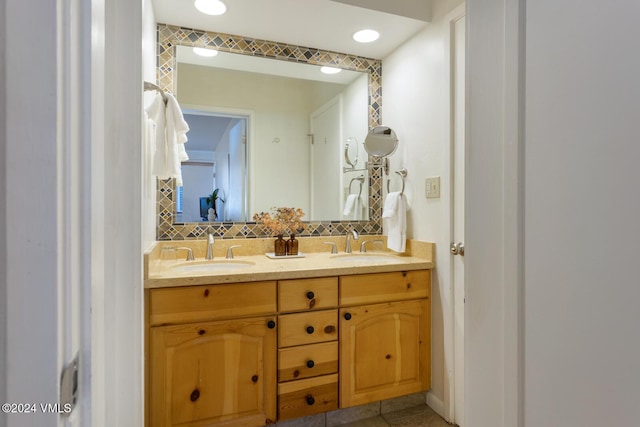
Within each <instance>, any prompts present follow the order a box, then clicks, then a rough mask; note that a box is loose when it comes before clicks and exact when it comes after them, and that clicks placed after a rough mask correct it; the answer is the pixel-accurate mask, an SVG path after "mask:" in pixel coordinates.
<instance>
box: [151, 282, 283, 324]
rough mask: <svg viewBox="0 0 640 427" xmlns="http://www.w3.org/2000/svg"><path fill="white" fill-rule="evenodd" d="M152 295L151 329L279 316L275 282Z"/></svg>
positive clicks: (170, 290)
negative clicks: (269, 315) (201, 322)
mask: <svg viewBox="0 0 640 427" xmlns="http://www.w3.org/2000/svg"><path fill="white" fill-rule="evenodd" d="M149 294H150V295H149V299H150V302H149V313H150V317H149V322H150V324H151V325H159V324H167V323H180V322H193V321H203V320H215V319H229V318H235V317H245V316H254V315H261V314H272V313H275V312H276V282H275V281H269V282H248V283H234V284H228V285H208V286H206V285H205V286H185V287H181V288H168V289H152V290H151V291H150V293H149Z"/></svg>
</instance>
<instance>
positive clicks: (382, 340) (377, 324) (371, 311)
mask: <svg viewBox="0 0 640 427" xmlns="http://www.w3.org/2000/svg"><path fill="white" fill-rule="evenodd" d="M429 312H430V311H429V300H428V299H421V300H413V301H404V302H394V303H387V304H377V305H367V306H358V307H349V308H343V309H341V310H340V406H341V407H343V408H345V407H349V406H354V405H361V404H364V403H368V402H373V401H377V400H383V399H389V398H392V397H397V396H403V395H405V394H410V393H416V392H419V391H423V390H427V389H428V388H429V387H430V382H431V381H430V380H431V367H430V365H431V360H430V354H429V348H430V343H429V338H430V323H429V322H430V314H429Z"/></svg>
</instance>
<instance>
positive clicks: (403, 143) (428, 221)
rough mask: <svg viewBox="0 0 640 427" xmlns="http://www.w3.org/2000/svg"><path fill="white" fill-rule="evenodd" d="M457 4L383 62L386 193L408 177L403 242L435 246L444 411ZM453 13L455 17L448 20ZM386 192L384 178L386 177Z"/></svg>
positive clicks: (436, 378)
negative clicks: (391, 134) (389, 149)
mask: <svg viewBox="0 0 640 427" xmlns="http://www.w3.org/2000/svg"><path fill="white" fill-rule="evenodd" d="M461 4H462V1H440V2H436V3H435V4H434V16H433V21H432V23H431V24H430V25H429V26H428V27H427V28H426V29H425V30H423V31H422V32H420V33H418V34H417V35H416V36H414V37H413V38H412V39H411V40H410V41H408V42H407V43H405V44H404V45H402V46H401V47H400V48H398V49H397V50H396V51H394V52H393V53H392V54H391V55H389V56H388V57H387V58H384V59H383V61H382V69H383V85H382V99H383V103H382V124H384V125H387V126H390V127H392V128H393V129H394V130H395V131H396V133H397V135H398V139H399V140H400V142H399V144H400V145H399V148H398V150H397V151H396V153H395V154H394V155H393V156H392V157H391V175H390V178H391V191H394V190H397V189H399V188H400V185H401V183H400V180H399V177H398V176H397V175H395V174H394V173H393V171H395V170H397V169H399V168H401V167H405V168H407V170H408V175H407V178H406V190H405V193H406V195H407V197H408V199H409V203H410V205H411V209H410V210H409V212H408V226H407V237H409V238H412V239H418V240H424V241H429V242H435V244H436V254H435V259H436V269H435V270H434V272H433V275H432V291H433V295H432V316H431V319H432V352H431V355H432V381H431V382H432V392H433V393H432V395H431V398H432V399H434V398H435V401H432V402H431V404H433V405H434V407H435V409H436V410H438V411H439V412H441V413H442V411H443V410H444V407H443V405H444V401H445V398H446V396H445V393H446V392H447V388H448V386H447V384H446V381H447V379H446V377H447V375H448V373H447V371H446V369H445V359H446V357H449V358H450V357H451V355H450V354H449V355H446V352H450V351H451V343H450V342H446V341H445V336H444V330H445V329H446V328H447V329H448V328H451V326H450V320H449V319H450V318H451V317H450V316H451V310H452V307H451V303H452V301H451V300H450V295H451V274H450V261H449V260H450V255H449V249H448V248H449V243H450V239H451V237H450V233H451V218H450V215H451V207H450V206H451V198H450V191H449V190H448V189H449V187H450V179H449V174H450V163H451V158H450V150H451V148H450V144H451V129H450V127H451V118H450V104H451V100H450V58H449V57H450V47H449V38H450V27H449V21H450V20H451V19H453V17H454V16H459V15H461V14H462V13H463V10H464V9H463V7H461V6H460V5H461ZM452 11H453V12H452ZM431 176H439V177H440V185H441V192H440V198H439V199H429V200H427V199H425V198H424V180H425V178H426V177H431ZM384 186H385V191H386V177H385V184H384Z"/></svg>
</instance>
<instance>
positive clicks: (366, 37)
mask: <svg viewBox="0 0 640 427" xmlns="http://www.w3.org/2000/svg"><path fill="white" fill-rule="evenodd" d="M379 37H380V33H379V32H377V31H376V30H360V31H358V32H356V33H355V34H354V35H353V39H354V40H355V41H357V42H360V43H370V42H372V41H375V40H378V38H379Z"/></svg>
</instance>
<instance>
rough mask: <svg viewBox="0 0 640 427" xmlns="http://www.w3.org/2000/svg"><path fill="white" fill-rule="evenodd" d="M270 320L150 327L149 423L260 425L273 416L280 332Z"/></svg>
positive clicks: (269, 420)
mask: <svg viewBox="0 0 640 427" xmlns="http://www.w3.org/2000/svg"><path fill="white" fill-rule="evenodd" d="M271 320H273V318H271V317H261V318H252V319H239V320H226V321H219V322H206V323H191V324H187V325H177V326H163V327H153V328H150V329H151V336H150V341H151V342H150V346H151V361H150V372H151V377H150V378H149V381H150V383H151V386H150V394H151V396H150V399H151V410H150V417H151V420H150V421H151V422H150V423H149V425H151V426H154V427H158V426H175V425H180V426H203V425H212V424H214V423H215V424H216V426H232V425H233V426H238V425H242V426H245V427H250V426H256V427H258V426H263V425H265V424H269V423H271V422H275V417H276V399H275V396H276V332H275V327H274V326H275V323H271V324H269V322H270V321H271ZM269 326H271V328H269Z"/></svg>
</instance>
